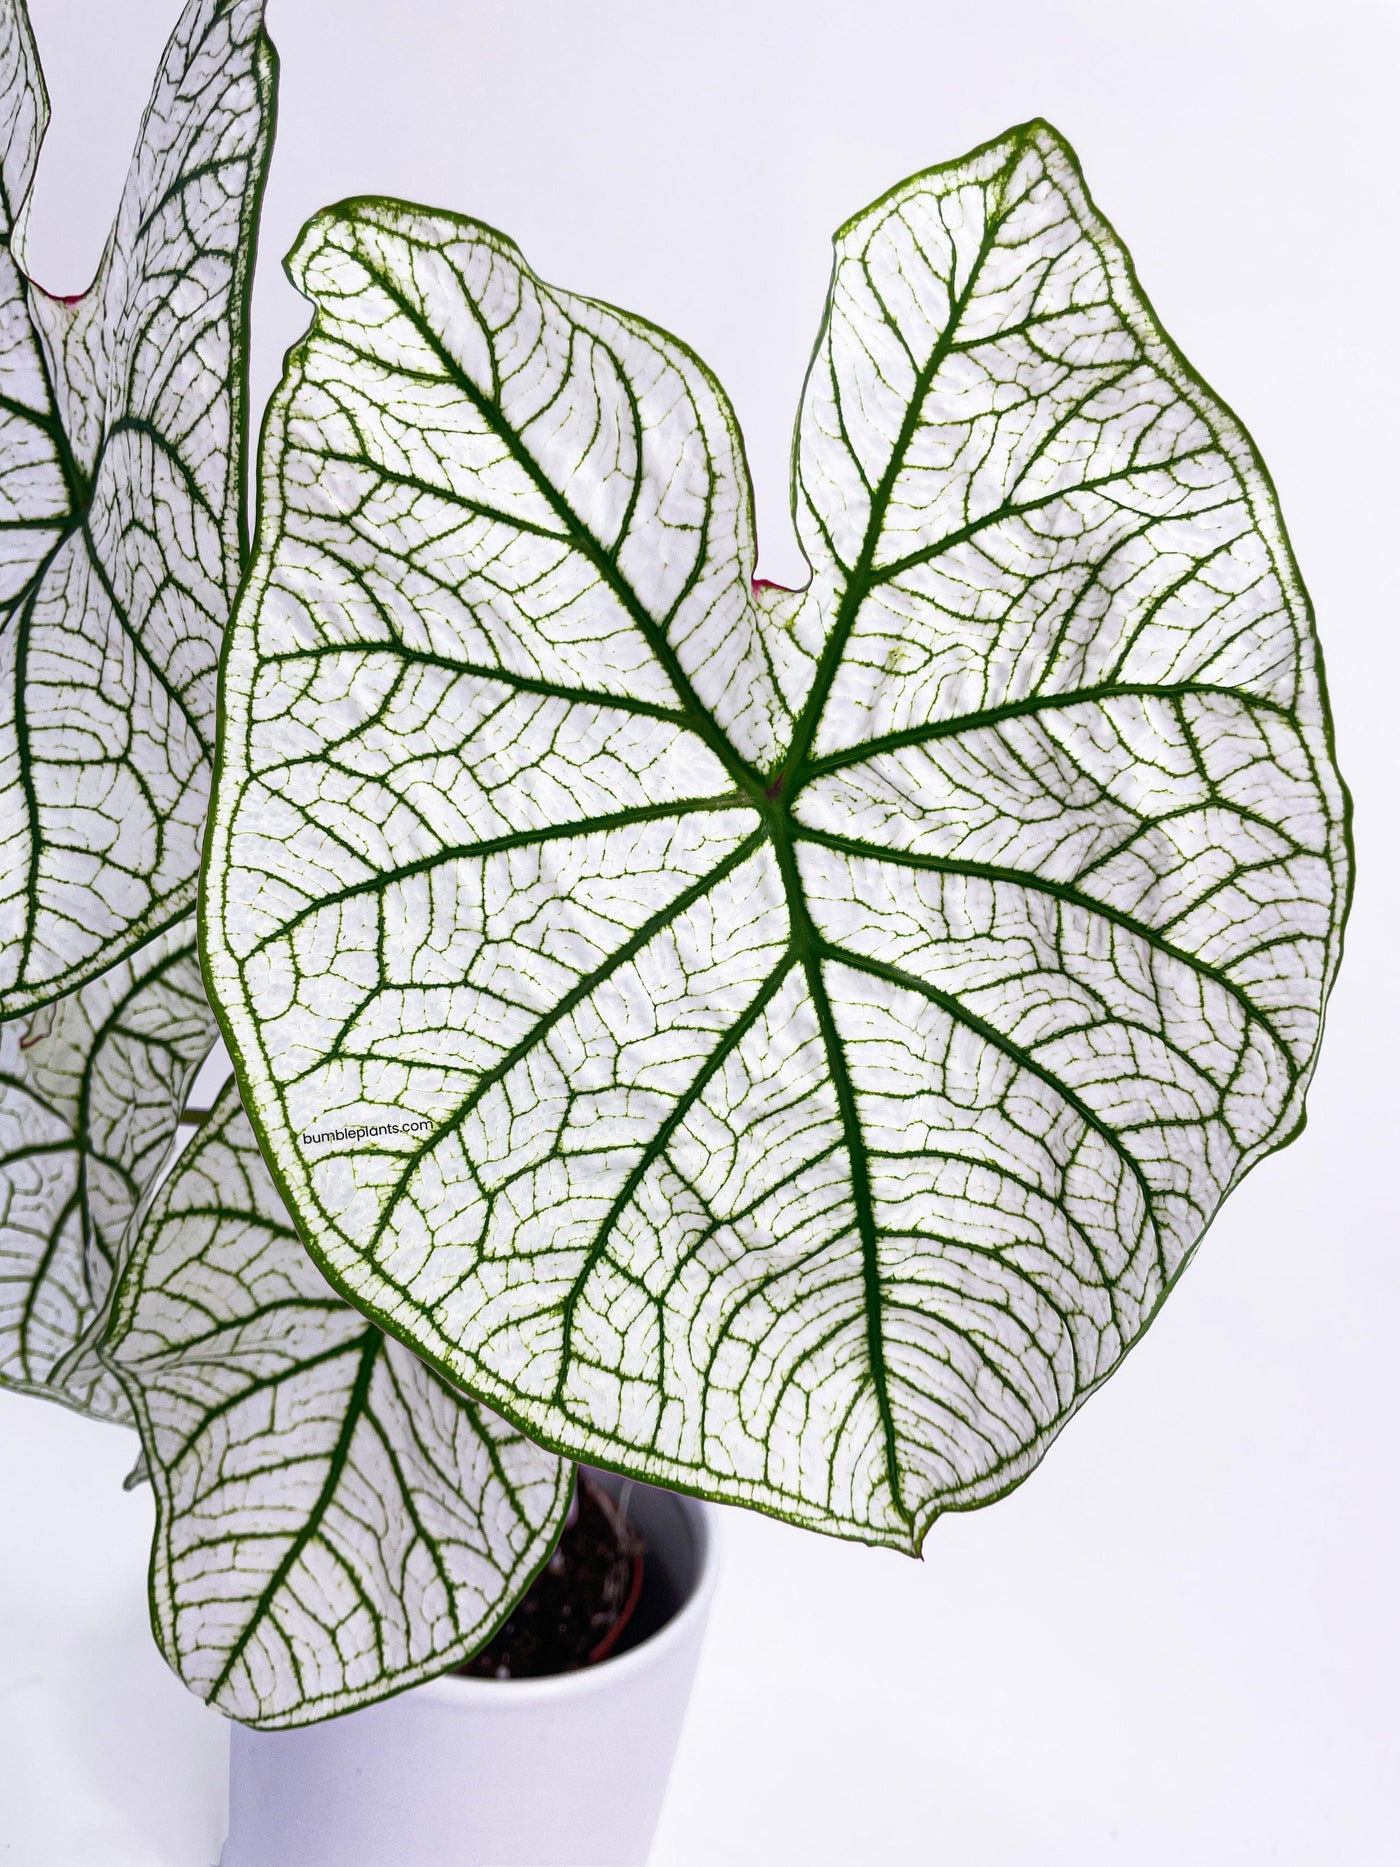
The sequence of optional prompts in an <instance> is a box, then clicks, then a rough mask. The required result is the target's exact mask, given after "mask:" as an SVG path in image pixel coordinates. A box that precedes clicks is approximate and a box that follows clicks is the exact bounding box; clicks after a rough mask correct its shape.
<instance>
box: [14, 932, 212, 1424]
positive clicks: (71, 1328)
mask: <svg viewBox="0 0 1400 1867" xmlns="http://www.w3.org/2000/svg"><path fill="white" fill-rule="evenodd" d="M214 1037H215V1025H214V1014H213V1012H212V1011H211V1010H210V1009H209V1005H208V1002H207V1000H206V999H205V996H204V986H203V982H202V981H201V979H200V976H199V958H198V955H197V954H196V952H195V947H194V926H193V923H192V922H191V921H190V920H188V919H187V920H186V921H185V922H184V923H183V924H182V925H181V926H179V927H176V928H173V929H172V930H171V931H170V932H168V933H164V934H159V935H157V937H156V938H155V939H154V940H152V941H150V942H148V944H147V945H145V946H143V947H141V948H140V949H139V950H138V951H137V952H136V953H133V954H132V955H131V957H130V958H129V959H124V960H122V961H120V962H119V963H118V964H117V965H116V966H114V967H112V968H111V970H110V971H108V972H105V973H103V974H102V975H101V976H100V977H99V978H97V979H93V980H90V981H89V982H88V984H86V985H84V986H81V987H80V988H79V989H78V990H77V991H76V992H70V993H68V994H67V995H66V996H65V997H63V998H61V999H59V1000H57V1001H56V1002H55V1003H54V1004H51V1005H46V1006H45V1007H44V1008H43V1010H42V1011H38V1012H36V1013H35V1014H34V1016H33V1018H32V1019H30V1020H28V1021H25V1020H23V1019H20V1020H12V1021H11V1022H10V1023H8V1024H4V1025H0V1383H3V1384H4V1385H6V1386H9V1387H17V1388H20V1389H21V1390H22V1391H24V1392H26V1393H33V1394H43V1395H46V1396H47V1397H48V1398H50V1399H53V1400H61V1401H64V1402H65V1403H66V1404H67V1405H69V1406H71V1407H76V1408H78V1409H80V1410H81V1411H83V1412H87V1413H93V1414H96V1415H97V1416H98V1417H99V1418H102V1419H119V1420H128V1421H129V1420H130V1417H131V1416H130V1410H129V1408H128V1407H127V1404H126V1398H125V1396H124V1394H123V1393H122V1390H121V1387H120V1386H119V1384H118V1383H117V1382H116V1381H115V1380H114V1379H113V1378H112V1375H111V1374H110V1372H109V1371H108V1370H107V1369H106V1368H104V1367H103V1366H102V1364H101V1362H100V1361H99V1360H98V1359H97V1356H96V1354H95V1353H94V1350H93V1339H92V1338H93V1333H94V1331H95V1330H98V1329H100V1326H101V1318H102V1315H103V1310H104V1306H105V1304H106V1302H107V1298H108V1294H109V1292H110V1289H111V1284H112V1277H113V1273H114V1271H115V1270H116V1269H117V1268H118V1267H119V1266H120V1264H121V1262H122V1259H123V1256H124V1253H125V1250H126V1244H127V1232H128V1226H129V1224H130V1222H131V1219H132V1216H133V1214H134V1213H135V1212H136V1211H137V1209H138V1207H139V1205H140V1203H141V1201H142V1199H143V1198H145V1196H146V1195H147V1194H148V1193H149V1192H150V1191H151V1189H152V1188H153V1187H154V1185H155V1183H156V1181H157V1179H158V1177H159V1175H160V1171H161V1168H162V1167H163V1166H164V1164H165V1161H166V1158H167V1156H168V1154H169V1152H170V1148H171V1145H172V1144H173V1142H174V1140H175V1134H176V1129H177V1126H178V1123H179V1119H180V1111H181V1108H182V1107H183V1106H184V1099H185V1095H186V1092H187V1090H188V1088H189V1085H190V1082H191V1080H192V1078H193V1076H194V1073H195V1071H196V1070H197V1069H198V1067H199V1064H200V1062H201V1061H202V1059H203V1058H204V1057H205V1056H206V1055H207V1054H208V1052H209V1049H210V1046H211V1045H212V1044H213V1042H214Z"/></svg>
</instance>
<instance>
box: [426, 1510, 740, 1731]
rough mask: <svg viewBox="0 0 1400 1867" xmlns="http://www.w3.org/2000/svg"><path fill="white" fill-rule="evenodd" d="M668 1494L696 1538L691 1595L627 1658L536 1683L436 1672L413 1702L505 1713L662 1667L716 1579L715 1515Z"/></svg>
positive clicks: (701, 1613) (701, 1612)
mask: <svg viewBox="0 0 1400 1867" xmlns="http://www.w3.org/2000/svg"><path fill="white" fill-rule="evenodd" d="M669 1495H670V1496H671V1497H673V1498H674V1499H675V1501H676V1503H677V1504H678V1505H679V1506H680V1508H681V1510H682V1511H683V1512H684V1513H685V1518H686V1521H687V1523H688V1524H689V1526H690V1531H691V1535H692V1536H693V1537H694V1538H695V1543H696V1556H697V1562H696V1575H695V1580H694V1582H693V1584H692V1586H691V1590H690V1593H689V1594H688V1595H687V1596H686V1598H685V1600H684V1601H683V1602H682V1604H681V1606H680V1607H679V1608H678V1609H677V1610H676V1612H675V1613H674V1614H673V1615H672V1616H671V1618H670V1620H669V1621H667V1622H666V1624H665V1626H664V1627H658V1628H657V1630H656V1632H655V1633H654V1634H649V1635H648V1636H647V1638H646V1639H645V1640H643V1641H642V1642H641V1644H640V1645H639V1646H635V1647H629V1649H628V1650H627V1652H625V1653H613V1654H609V1656H608V1658H607V1659H605V1660H598V1661H596V1662H595V1663H594V1664H593V1665H592V1666H580V1667H578V1668H577V1670H576V1671H574V1672H567V1673H547V1674H545V1675H544V1676H543V1677H542V1678H537V1679H477V1678H473V1677H471V1676H470V1675H467V1674H463V1673H450V1672H449V1673H439V1674H438V1676H437V1677H436V1678H435V1679H429V1680H426V1681H425V1682H424V1683H423V1684H422V1685H420V1686H417V1687H415V1688H414V1697H415V1698H417V1699H419V1700H420V1701H422V1700H427V1701H428V1702H430V1703H436V1704H440V1705H461V1704H462V1703H463V1702H466V1703H468V1704H471V1705H473V1706H474V1707H484V1706H485V1705H487V1704H488V1703H490V1704H494V1705H496V1706H497V1708H498V1709H500V1710H502V1711H504V1710H505V1709H506V1706H507V1703H509V1705H510V1707H511V1708H512V1709H514V1708H517V1707H519V1708H523V1707H525V1706H526V1705H530V1704H539V1703H541V1702H544V1701H547V1700H551V1699H574V1698H582V1697H586V1696H587V1695H588V1694H589V1693H591V1692H599V1691H605V1690H607V1689H608V1688H609V1687H611V1686H613V1685H615V1684H616V1685H620V1684H622V1683H623V1681H624V1679H625V1677H626V1676H627V1675H628V1674H629V1673H634V1672H640V1671H642V1670H643V1668H645V1667H648V1666H654V1665H658V1664H661V1663H664V1661H665V1659H666V1656H667V1653H668V1652H669V1650H670V1649H671V1648H672V1647H674V1646H677V1645H679V1644H680V1643H681V1642H682V1641H684V1640H685V1639H686V1638H687V1637H688V1635H689V1632H690V1629H691V1627H692V1625H693V1624H694V1623H695V1622H696V1621H697V1620H699V1621H703V1620H704V1617H705V1616H706V1614H708V1612H709V1606H710V1597H711V1596H712V1595H713V1594H714V1591H715V1583H716V1581H717V1580H718V1579H719V1537H718V1529H719V1522H718V1515H719V1514H718V1512H717V1511H716V1510H715V1508H714V1506H713V1505H712V1504H710V1503H708V1502H706V1501H705V1500H704V1499H702V1498H696V1497H690V1496H687V1495H686V1494H685V1493H684V1492H679V1491H672V1492H671V1493H670V1494H669Z"/></svg>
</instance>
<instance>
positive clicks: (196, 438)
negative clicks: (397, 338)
mask: <svg viewBox="0 0 1400 1867" xmlns="http://www.w3.org/2000/svg"><path fill="white" fill-rule="evenodd" d="M262 10H263V9H262V0H191V4H190V5H188V6H187V7H186V8H185V11H184V13H183V14H182V16H181V18H180V21H179V24H178V25H177V26H176V29H175V32H174V34H173V36H172V38H171V41H170V44H169V46H168V47H167V50H166V54H165V59H164V62H163V64H162V67H161V71H160V75H159V77H158V78H157V81H156V86H155V90H154V93H153V95H152V99H151V103H150V107H149V109H148V110H147V112H146V116H145V118H144V120H143V123H142V126H141V133H140V137H139V139H138V143H137V147H136V153H135V156H134V158H133V162H132V168H131V172H130V175H129V176H128V179H127V183H126V187H125V191H124V193H123V195H122V199H121V204H120V207H119V209H118V213H117V219H116V224H115V226H114V228H113V231H112V236H111V239H110V241H109V243H108V246H107V250H106V252H105V254H104V255H103V259H102V263H101V266H100V268H99V270H98V274H97V278H96V280H95V281H94V283H93V285H92V287H91V289H90V290H89V291H88V292H86V293H85V294H83V295H82V296H81V297H79V298H77V299H73V300H68V299H57V298H50V297H49V296H48V295H47V294H46V293H44V292H42V291H41V290H40V289H39V288H38V287H37V286H35V285H33V284H31V283H30V281H29V280H28V279H27V278H26V277H25V276H24V274H23V272H22V270H21V265H22V231H23V208H24V202H25V199H26V197H27V195H28V191H29V187H30V184H31V181H32V179H33V174H34V166H35V162H36V160H37V157H38V151H39V144H40V141H41V140H42V136H43V131H44V125H45V121H46V118H47V105H46V102H45V99H44V95H43V85H42V79H41V77H40V73H39V67H38V61H37V59H36V56H35V53H34V49H33V44H32V41H31V37H30V32H29V24H28V19H27V15H26V12H25V8H24V5H23V0H5V4H4V5H3V7H0V104H3V107H4V110H5V120H6V123H7V126H8V135H9V141H8V144H7V145H6V148H5V150H4V154H3V157H2V158H0V182H3V199H0V450H3V457H4V460H5V471H4V473H3V475H0V811H3V823H4V829H3V831H0V1017H5V1018H8V1017H13V1016H16V1015H17V1014H19V1013H21V1012H24V1011H26V1010H28V1009H31V1008H33V1007H34V1006H36V1005H39V1004H42V1003H44V1002H45V1001H46V1000H48V999H52V998H54V997H56V996H57V995H58V994H60V993H62V992H65V991H68V990H71V989H72V988H73V987H74V986H76V985H78V984H80V983H81V982H82V981H83V980H84V979H88V978H91V977H93V976H94V975H95V974H96V973H98V972H100V971H101V970H102V969H103V968H104V967H106V966H108V965H110V964H112V962H113V961H114V960H117V959H119V958H121V957H122V955H123V954H125V953H129V952H130V951H131V950H132V948H133V947H135V946H136V945H138V944H139V943H140V942H141V941H142V940H145V939H147V938H149V937H150V936H151V935H152V934H154V933H155V932H157V931H158V930H159V929H160V928H161V927H163V926H166V925H168V924H170V923H171V922H172V921H174V920H175V919H176V918H178V917H179V916H180V915H181V914H183V913H184V912H185V911H186V910H187V909H188V908H189V907H190V906H191V904H192V903H193V900H194V891H195V875H196V871H197V868H198V865H199V854H200V839H201V834H202V829H203V821H204V814H205V809H206V805H207V800H208V788H209V760H210V754H211V751H212V745H213V736H214V706H215V677H216V667H217V660H218V651H219V642H220V638H221V636H222V633H223V628H224V623H225V620H226V618H227V614H228V609H229V606H230V604H231V602H232V598H233V594H234V591H235V589H236V588H237V584H238V578H239V574H240V570H241V554H242V546H243V541H244V530H245V526H244V508H243V500H244V486H243V458H244V453H243V441H244V425H245V409H244V400H243V398H244V382H243V373H244V363H245V348H246V299H247V294H248V289H249V284H250V279H251V263H252V249H253V235H254V228H255V224H256V220H257V213H258V206H259V200H260V196H261V189H262V182H263V175H264V170H265V167H266V161H267V155H268V149H269V144H270V136H271V119H272V109H273V88H274V76H273V65H272V54H271V49H270V47H269V45H268V42H267V40H266V38H265V37H264V35H263V33H262Z"/></svg>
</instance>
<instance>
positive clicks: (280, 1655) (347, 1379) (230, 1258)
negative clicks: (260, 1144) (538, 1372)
mask: <svg viewBox="0 0 1400 1867" xmlns="http://www.w3.org/2000/svg"><path fill="white" fill-rule="evenodd" d="M103 1354H104V1356H105V1358H106V1359H107V1361H108V1362H109V1363H110V1364H111V1366H112V1367H113V1368H114V1369H116V1370H117V1372H118V1373H119V1374H120V1375H121V1378H122V1380H123V1382H124V1384H125V1386H126V1387H127V1389H128V1391H129V1392H130V1395H131V1399H132V1403H133V1405H134V1406H135V1408H136V1412H137V1416H138V1419H139V1423H140V1426H141V1436H142V1441H143V1444H144V1447H145V1454H146V1464H147V1466H148V1468H149V1475H150V1478H151V1483H152V1487H153V1489H154V1492H155V1499H156V1512H157V1522H156V1534H155V1543H154V1548H153V1553H152V1560H151V1604H152V1617H153V1621H154V1625H155V1630H156V1637H157V1639H158V1640H159V1642H160V1645H161V1649H162V1651H163V1652H164V1653H165V1656H166V1658H167V1659H168V1660H169V1661H170V1664H171V1665H172V1666H173V1667H174V1668H175V1670H176V1671H177V1672H178V1673H179V1674H180V1676H181V1678H182V1679H183V1680H184V1681H185V1683H186V1684H187V1685H188V1686H189V1687H190V1688H191V1689H192V1690H193V1691H195V1692H197V1693H198V1694H199V1696H200V1697H201V1698H207V1699H209V1700H211V1701H212V1703H214V1704H215V1705H217V1706H218V1707H219V1709H220V1710H221V1711H224V1712H226V1713H227V1714H228V1715H229V1716H230V1717H233V1718H237V1719H240V1720H241V1721H242V1722H243V1723H245V1724H253V1725H260V1726H264V1727H276V1726H283V1725H292V1724H305V1723H309V1722H311V1721H312V1720H314V1719H318V1718H325V1717H328V1716H330V1715H331V1714H332V1713H334V1712H341V1711H348V1710H351V1709H353V1708H354V1707H355V1706H357V1705H363V1704H367V1703H369V1702H370V1701H371V1700H374V1699H378V1698H383V1697H384V1696H385V1695H386V1694H388V1693H390V1692H396V1691H399V1690H401V1689H402V1688H403V1687H404V1686H408V1685H412V1684H414V1683H415V1681H417V1680H420V1679H425V1678H429V1677H431V1676H432V1675H433V1674H435V1673H439V1672H442V1671H444V1670H445V1669H446V1668H447V1667H449V1666H452V1665H455V1664H457V1663H458V1662H459V1661H461V1660H463V1659H465V1658H467V1657H468V1656H469V1655H471V1654H472V1653H474V1652H475V1651H476V1650H477V1649H478V1648H479V1647H481V1646H483V1645H484V1644H485V1643H486V1642H487V1641H488V1640H489V1639H490V1638H491V1636H492V1635H493V1634H494V1633H495V1631H496V1629H497V1627H498V1626H499V1625H500V1624H501V1622H502V1621H503V1620H504V1619H505V1617H506V1615H507V1614H508V1613H509V1611H510V1609H511V1608H512V1607H513V1605H514V1604H515V1602H516V1600H517V1599H518V1597H519V1596H520V1595H521V1594H522V1593H523V1592H524V1589H525V1587H526V1586H527V1584H528V1583H529V1581H530V1580H531V1578H532V1577H533V1576H534V1574H535V1572H536V1571H537V1570H538V1569H539V1567H540V1566H541V1564H542V1563H543V1562H544V1561H545V1559H546V1557H547V1556H548V1554H549V1552H550V1550H551V1548H552V1547H553V1544H554V1541H555V1539H556V1537H557V1536H558V1533H559V1531H560V1529H561V1528H562V1525H563V1520H564V1514H565V1512H566V1510H567V1509H568V1503H569V1496H570V1490H571V1482H572V1473H571V1470H570V1468H569V1467H568V1466H566V1465H563V1464H561V1463H560V1461H559V1460H558V1459H556V1458H554V1457H553V1456H552V1455H551V1454H550V1453H548V1452H544V1451H542V1450H541V1449H540V1448H539V1447H538V1446H535V1445H532V1444H531V1442H530V1441H529V1440H528V1439H525V1438H522V1436H521V1435H520V1434H519V1433H517V1432H515V1431H514V1430H513V1429H512V1428H511V1427H509V1426H507V1425H506V1424H505V1423H504V1421H502V1420H498V1419H495V1418H493V1416H492V1415H491V1414H489V1413H488V1412H487V1411H486V1410H485V1408H483V1407H480V1406H478V1405H477V1404H476V1403H475V1402H473V1401H471V1400H470V1399H468V1398H467V1396H466V1395H464V1394H461V1393H458V1392H457V1391H456V1390H455V1389H454V1388H452V1387H450V1386H448V1384H447V1383H446V1382H445V1381H443V1380H441V1379H440V1378H439V1377H438V1376H437V1375H435V1374H433V1373H432V1372H431V1371H430V1370H429V1369H427V1368H425V1367H424V1366H423V1364H422V1363H421V1362H420V1361H418V1360H417V1359H416V1358H415V1357H414V1356H413V1355H411V1354H409V1352H408V1351H407V1350H406V1349H404V1348H401V1347H400V1346H399V1345H398V1344H397V1343H395V1342H390V1341H388V1340H387V1339H386V1338H385V1337H384V1336H383V1335H381V1334H380V1332H379V1330H378V1329H376V1328H374V1327H373V1326H372V1325H370V1324H367V1323H366V1322H365V1319H364V1317H363V1316H361V1315H360V1314H359V1312H358V1311H357V1310H354V1309H351V1308H350V1306H349V1305H348V1304H346V1303H344V1302H342V1301H341V1299H340V1298H339V1297H338V1296H336V1294H335V1293H334V1291H332V1290H331V1289H330V1288H329V1287H328V1286H327V1284H326V1283H325V1280H324V1279H323V1278H322V1277H321V1275H320V1273H319V1272H318V1271H317V1270H316V1268H315V1266H314V1265H313V1264H312V1262H311V1260H310V1259H309V1257H308V1256H307V1254H306V1253H305V1251H303V1250H302V1247H301V1244H300V1242H299V1240H298V1238H297V1236H296V1233H295V1232H294V1231H293V1229H292V1226H291V1224H290V1222H289V1220H288V1218H287V1214H286V1210H285V1208H284V1207H283V1205H282V1203H281V1201H280V1200H279V1198H278V1196H277V1193H276V1190H275V1189H274V1187H273V1185H272V1181H271V1178H270V1176H269V1174H268V1171H267V1168H266V1166H265V1165H264V1163H263V1160H262V1157H261V1155H260V1154H259V1153H258V1149H257V1144H256V1142H255V1141H254V1139H253V1136H252V1132H251V1130H250V1128H249V1126H248V1121H247V1117H246V1116H245V1115H244V1113H243V1109H242V1106H241V1104H240V1103H239V1100H238V1092H237V1088H236V1086H235V1085H234V1084H232V1083H230V1084H229V1085H228V1086H227V1087H226V1088H225V1090H224V1092H223V1094H222V1095H221V1096H220V1098H219V1100H218V1102H217V1103H216V1104H215V1107H214V1110H213V1112H212V1114H211V1115H210V1117H209V1119H208V1121H207V1122H206V1123H205V1125H204V1126H203V1127H202V1128H201V1130H200V1131H199V1133H198V1135H197V1136H196V1138H195V1139H194V1140H193V1141H192V1142H191V1143H190V1145H189V1146H188V1147H187V1148H186V1150H185V1152H184V1153H183V1154H182V1155H181V1156H180V1159H179V1161H178V1162H177V1164H176V1166H175V1169H174V1171H173V1172H172V1173H171V1175H170V1178H169V1179H168V1180H167V1181H166V1183H165V1185H164V1186H163V1187H162V1188H161V1190H160V1192H159V1194H158V1196H157V1198H156V1200H155V1202H154V1204H153V1205H152V1206H151V1208H150V1210H149V1212H148V1214H147V1216H146V1218H145V1220H144V1223H143V1224H142V1226H141V1229H140V1233H139V1236H138V1239H137V1241H136V1243H135V1245H134V1247H133V1251H132V1255H131V1259H130V1262H129V1265H128V1267H127V1269H126V1271H125V1272H124V1274H123V1276H122V1279H121V1283H120V1286H119V1289H118V1292H117V1296H116V1300H115V1304H114V1314H113V1318H112V1322H111V1325H110V1328H109V1330H108V1333H107V1338H106V1341H105V1343H104V1346H103Z"/></svg>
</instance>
